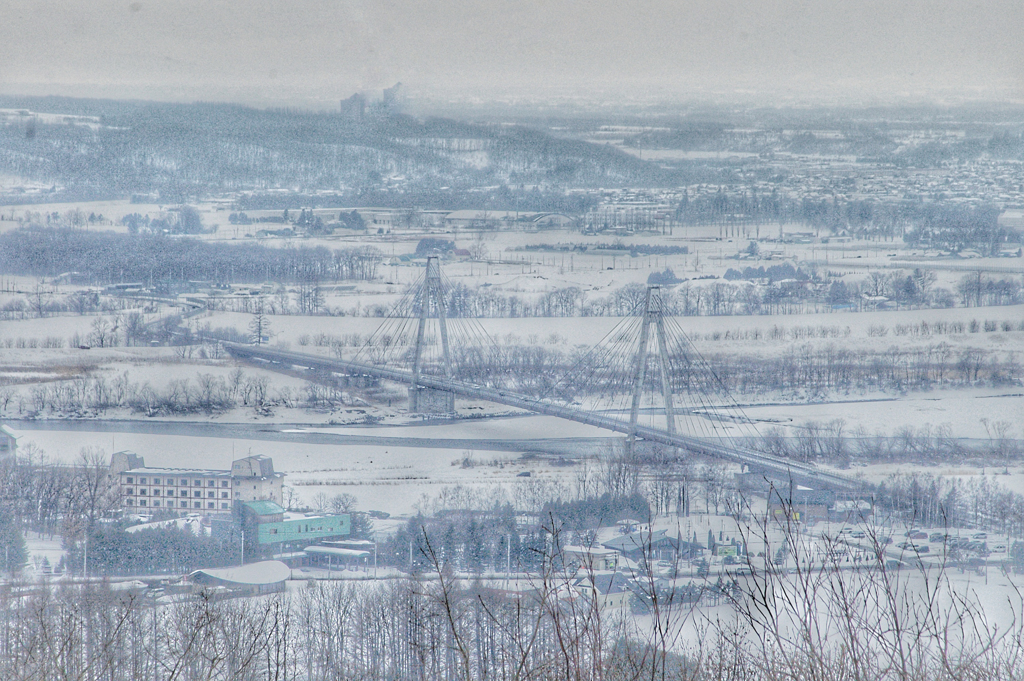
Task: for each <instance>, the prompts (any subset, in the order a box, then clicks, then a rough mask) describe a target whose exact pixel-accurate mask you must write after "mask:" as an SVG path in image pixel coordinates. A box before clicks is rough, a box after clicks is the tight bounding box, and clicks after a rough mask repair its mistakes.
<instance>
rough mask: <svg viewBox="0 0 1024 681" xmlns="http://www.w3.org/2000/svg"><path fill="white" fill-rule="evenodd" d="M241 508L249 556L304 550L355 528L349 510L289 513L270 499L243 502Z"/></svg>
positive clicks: (255, 556)
mask: <svg viewBox="0 0 1024 681" xmlns="http://www.w3.org/2000/svg"><path fill="white" fill-rule="evenodd" d="M240 508H241V511H242V527H243V529H244V530H245V554H246V558H247V560H251V559H256V558H260V557H265V556H268V555H274V554H281V553H285V552H298V551H302V549H305V548H306V547H307V546H309V545H310V544H315V543H317V542H319V541H320V540H322V539H341V538H344V537H347V536H349V534H350V533H351V532H352V518H351V516H349V515H348V514H338V515H326V514H325V515H318V514H309V515H307V514H304V513H289V512H288V511H286V510H285V509H284V508H282V507H281V505H280V504H278V503H276V502H273V501H267V500H261V501H246V502H242V504H241V506H240Z"/></svg>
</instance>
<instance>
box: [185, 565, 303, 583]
mask: <svg viewBox="0 0 1024 681" xmlns="http://www.w3.org/2000/svg"><path fill="white" fill-rule="evenodd" d="M291 575H292V570H291V568H290V567H288V566H287V565H285V564H284V563H282V562H281V561H279V560H263V561H260V562H258V563H249V564H248V565H240V566H238V567H230V568H208V569H206V570H196V571H195V572H193V573H192V574H190V575H189V576H188V578H189V580H190V581H207V580H212V581H216V582H226V583H230V584H241V585H246V586H265V585H268V584H276V583H277V582H283V581H285V580H287V579H288V578H289V577H291ZM197 578H198V579H197Z"/></svg>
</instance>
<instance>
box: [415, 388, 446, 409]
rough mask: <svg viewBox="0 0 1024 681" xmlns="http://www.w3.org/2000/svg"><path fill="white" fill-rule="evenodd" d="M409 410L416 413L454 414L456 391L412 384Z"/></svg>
mask: <svg viewBox="0 0 1024 681" xmlns="http://www.w3.org/2000/svg"><path fill="white" fill-rule="evenodd" d="M409 411H410V412H411V413H414V414H452V413H454V412H455V393H451V392H448V391H447V390H437V389H436V388H424V387H423V386H411V387H410V388H409Z"/></svg>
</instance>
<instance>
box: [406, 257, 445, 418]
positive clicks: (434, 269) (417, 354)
mask: <svg viewBox="0 0 1024 681" xmlns="http://www.w3.org/2000/svg"><path fill="white" fill-rule="evenodd" d="M419 307H420V315H419V326H418V327H417V328H416V345H415V346H414V349H413V353H414V354H413V363H412V381H411V382H410V385H409V411H410V412H413V413H424V414H451V413H453V412H454V411H455V393H452V392H448V391H445V390H437V389H435V388H428V387H426V386H423V385H421V383H420V376H421V375H422V371H423V346H424V342H423V337H424V334H425V332H426V328H427V319H428V318H430V316H431V311H432V310H433V313H434V315H436V317H437V321H438V326H439V328H440V332H441V355H442V370H443V372H444V377H445V378H446V379H451V378H452V357H451V348H450V347H449V344H448V320H447V318H446V315H445V299H444V291H443V290H442V287H441V265H440V263H439V262H438V260H437V257H436V256H430V257H428V258H427V271H426V274H425V275H424V277H423V286H422V288H421V289H420V299H419Z"/></svg>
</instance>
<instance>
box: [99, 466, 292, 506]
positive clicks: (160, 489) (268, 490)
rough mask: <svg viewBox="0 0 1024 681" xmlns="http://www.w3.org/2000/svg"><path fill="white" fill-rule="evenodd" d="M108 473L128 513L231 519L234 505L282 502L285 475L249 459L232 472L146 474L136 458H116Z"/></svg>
mask: <svg viewBox="0 0 1024 681" xmlns="http://www.w3.org/2000/svg"><path fill="white" fill-rule="evenodd" d="M110 469H111V470H110V472H111V474H112V475H117V476H118V485H119V488H120V491H121V494H122V497H123V499H124V509H125V510H127V511H133V512H141V511H147V512H148V511H157V510H168V511H177V512H181V513H196V512H203V513H228V512H230V511H231V509H232V507H233V505H234V502H236V501H260V500H270V501H274V502H276V503H278V504H280V503H281V502H282V489H281V488H282V485H283V481H284V473H275V472H274V463H273V461H272V460H271V459H270V458H269V457H265V456H247V457H245V458H244V459H238V460H236V461H234V462H232V465H231V469H230V470H216V469H214V470H211V469H198V468H148V467H146V465H145V461H144V460H143V458H142V457H141V456H139V455H138V454H135V453H133V452H116V453H115V454H114V455H113V456H112V457H111V462H110Z"/></svg>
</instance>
